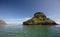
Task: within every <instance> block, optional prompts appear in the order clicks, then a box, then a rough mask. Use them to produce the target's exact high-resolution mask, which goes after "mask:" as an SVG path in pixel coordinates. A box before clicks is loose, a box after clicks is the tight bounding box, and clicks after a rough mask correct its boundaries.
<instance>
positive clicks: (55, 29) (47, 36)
mask: <svg viewBox="0 0 60 37" xmlns="http://www.w3.org/2000/svg"><path fill="white" fill-rule="evenodd" d="M0 37H60V25H54V26H48V25H46V26H42V25H28V26H27V25H18V24H17V25H15V24H12V25H1V26H0Z"/></svg>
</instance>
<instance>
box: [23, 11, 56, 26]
mask: <svg viewBox="0 0 60 37" xmlns="http://www.w3.org/2000/svg"><path fill="white" fill-rule="evenodd" d="M23 25H57V23H56V22H55V21H53V20H51V19H50V18H48V17H46V15H45V14H44V13H43V12H36V13H35V14H34V16H33V17H32V18H31V19H29V20H27V21H24V22H23Z"/></svg>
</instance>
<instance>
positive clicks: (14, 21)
mask: <svg viewBox="0 0 60 37" xmlns="http://www.w3.org/2000/svg"><path fill="white" fill-rule="evenodd" d="M28 19H30V18H19V19H4V20H5V22H6V23H7V24H22V23H23V22H24V21H26V20H28Z"/></svg>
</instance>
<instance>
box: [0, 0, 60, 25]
mask: <svg viewBox="0 0 60 37" xmlns="http://www.w3.org/2000/svg"><path fill="white" fill-rule="evenodd" d="M37 11H38V12H39V11H41V12H44V13H45V14H46V15H47V17H49V18H51V19H53V20H55V21H56V22H57V23H60V21H59V19H60V0H0V19H3V20H5V21H6V22H7V23H15V24H16V23H22V22H23V21H24V20H27V19H28V18H30V17H32V16H33V14H34V13H35V12H37Z"/></svg>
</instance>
